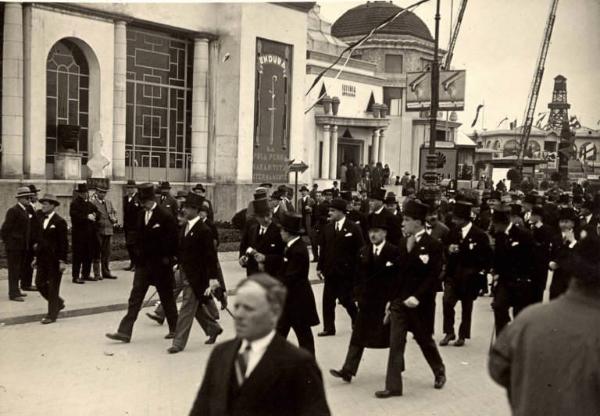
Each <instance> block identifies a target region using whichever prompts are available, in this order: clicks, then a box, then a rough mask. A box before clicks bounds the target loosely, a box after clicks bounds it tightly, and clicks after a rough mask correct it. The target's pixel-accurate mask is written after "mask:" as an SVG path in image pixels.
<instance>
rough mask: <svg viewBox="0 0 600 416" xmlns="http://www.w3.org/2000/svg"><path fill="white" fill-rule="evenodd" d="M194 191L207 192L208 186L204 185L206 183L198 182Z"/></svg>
mask: <svg viewBox="0 0 600 416" xmlns="http://www.w3.org/2000/svg"><path fill="white" fill-rule="evenodd" d="M192 191H202V192H206V188H205V187H204V185H202V184H201V183H197V184H196V185H195V186H194V187H193V188H192Z"/></svg>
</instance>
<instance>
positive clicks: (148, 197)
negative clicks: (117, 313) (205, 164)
mask: <svg viewBox="0 0 600 416" xmlns="http://www.w3.org/2000/svg"><path fill="white" fill-rule="evenodd" d="M139 198H140V202H141V203H142V205H143V207H144V211H142V212H140V213H139V215H138V228H137V236H138V238H137V240H136V259H137V261H138V263H137V264H136V268H135V272H134V274H133V287H132V288H131V294H130V295H129V306H128V308H127V314H126V315H125V317H124V318H123V319H122V320H121V323H120V325H119V329H118V331H117V332H116V333H108V334H106V336H107V337H108V338H110V339H114V340H117V341H122V342H129V341H130V340H131V333H132V332H133V324H134V323H135V320H136V319H137V316H138V314H139V312H140V309H141V308H142V304H143V302H144V297H145V296H146V292H147V291H148V288H149V287H150V286H155V287H156V290H157V292H158V297H159V298H160V303H161V304H162V306H163V308H164V310H165V314H166V316H167V322H168V323H169V332H170V333H174V332H175V329H176V328H177V306H176V305H175V298H174V297H173V286H174V279H173V269H172V266H173V259H174V258H175V257H176V255H177V224H176V222H175V217H173V216H172V215H171V213H169V212H168V211H167V210H166V209H165V208H163V207H161V206H159V205H158V204H157V202H156V195H155V193H154V185H153V184H151V183H147V184H143V185H141V186H140V187H139Z"/></svg>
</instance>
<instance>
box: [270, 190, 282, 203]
mask: <svg viewBox="0 0 600 416" xmlns="http://www.w3.org/2000/svg"><path fill="white" fill-rule="evenodd" d="M271 199H272V200H274V201H280V200H281V191H279V190H277V191H273V193H271Z"/></svg>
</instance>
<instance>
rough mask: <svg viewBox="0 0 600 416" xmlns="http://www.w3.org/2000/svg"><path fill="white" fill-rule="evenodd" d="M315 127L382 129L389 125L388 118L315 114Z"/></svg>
mask: <svg viewBox="0 0 600 416" xmlns="http://www.w3.org/2000/svg"><path fill="white" fill-rule="evenodd" d="M315 121H316V123H317V125H319V126H323V125H330V126H345V127H366V128H374V129H384V128H386V127H388V126H389V125H390V120H389V119H388V118H375V117H342V116H332V115H326V114H315Z"/></svg>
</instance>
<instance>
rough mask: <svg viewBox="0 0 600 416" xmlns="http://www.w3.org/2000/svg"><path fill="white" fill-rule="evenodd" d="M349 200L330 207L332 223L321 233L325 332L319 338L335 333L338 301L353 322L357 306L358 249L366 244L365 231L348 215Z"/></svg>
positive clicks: (338, 201) (320, 262)
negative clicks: (354, 297) (355, 289)
mask: <svg viewBox="0 0 600 416" xmlns="http://www.w3.org/2000/svg"><path fill="white" fill-rule="evenodd" d="M347 206H348V202H347V201H345V200H343V199H341V198H336V199H334V200H333V201H332V202H331V205H330V206H329V222H328V223H327V225H326V226H325V227H324V228H323V230H322V234H321V253H320V255H319V262H318V263H317V275H318V276H319V278H320V279H321V280H323V279H324V280H325V285H324V287H323V331H322V332H319V333H318V334H317V335H318V336H320V337H325V336H332V335H335V306H336V300H339V303H340V304H341V305H342V306H343V307H344V308H346V311H347V312H348V315H350V318H351V319H352V322H354V320H355V318H356V314H357V312H358V309H357V307H356V304H355V303H354V299H353V290H354V284H355V281H354V280H355V273H356V270H357V267H358V251H359V250H360V249H361V248H362V246H363V245H364V240H363V236H362V230H361V229H360V227H359V226H358V225H356V224H354V223H353V222H352V221H350V220H348V219H347V218H346V210H347Z"/></svg>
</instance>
